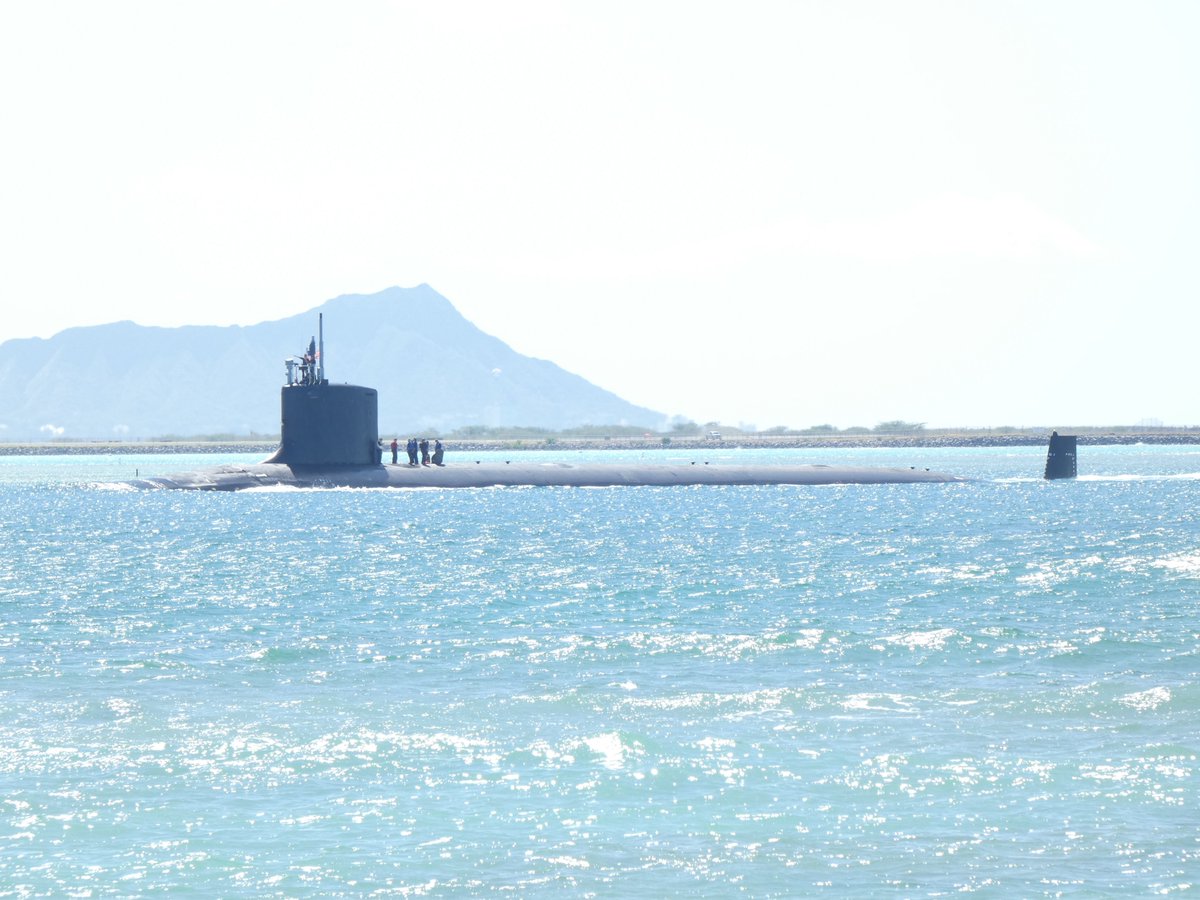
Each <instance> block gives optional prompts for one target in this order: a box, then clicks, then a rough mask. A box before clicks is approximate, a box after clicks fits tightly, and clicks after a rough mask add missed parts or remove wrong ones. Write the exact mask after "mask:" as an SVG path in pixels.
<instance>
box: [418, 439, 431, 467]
mask: <svg viewBox="0 0 1200 900" xmlns="http://www.w3.org/2000/svg"><path fill="white" fill-rule="evenodd" d="M417 446H418V447H420V448H421V465H423V466H427V465H429V440H428V439H427V438H421V443H419V444H418V445H417Z"/></svg>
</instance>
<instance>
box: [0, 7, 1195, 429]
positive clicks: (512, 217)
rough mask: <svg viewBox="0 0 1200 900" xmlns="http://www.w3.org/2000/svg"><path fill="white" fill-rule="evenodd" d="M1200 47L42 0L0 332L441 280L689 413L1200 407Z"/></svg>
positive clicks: (1079, 413) (18, 148) (210, 318)
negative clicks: (1199, 170) (1199, 365)
mask: <svg viewBox="0 0 1200 900" xmlns="http://www.w3.org/2000/svg"><path fill="white" fill-rule="evenodd" d="M1197 46H1200V3H1196V2H1194V0H1181V2H1153V0H1150V2H1144V0H1143V2H1137V3H1133V2H1103V0H1080V2H1053V0H1034V2H1018V0H997V2H974V3H973V2H967V0H954V2H897V0H880V2H855V0H836V2H835V0H827V2H803V0H787V2H777V3H776V2H739V3H733V2H728V3H705V2H694V0H687V2H654V0H637V2H614V0H604V2H590V3H538V2H508V3H497V2H472V3H466V2H463V3H456V2H446V3H430V2H421V3H408V2H369V0H366V2H355V3H348V4H333V3H315V2H283V0H280V2H254V0H238V2H213V0H205V2H202V3H201V2H195V3H185V2H180V3H163V2H159V0H147V2H126V0H107V2H104V3H95V2H91V0H87V2H83V0H64V2H54V0H48V2H16V0H14V2H9V3H5V4H3V5H2V6H0V104H2V106H0V115H2V116H3V140H2V141H0V240H2V242H3V244H2V246H3V252H2V255H0V292H2V296H3V317H2V319H0V340H7V339H9V338H15V337H32V336H41V337H49V336H51V335H52V334H54V333H56V332H58V331H60V330H62V329H64V328H68V327H71V326H76V325H94V324H101V323H105V322H112V321H118V320H122V319H132V320H134V321H136V322H139V323H142V324H145V325H182V324H216V325H226V324H253V323H255V322H259V321H264V320H268V319H277V318H282V317H284V316H288V315H292V314H295V313H298V312H303V311H305V310H307V309H311V308H312V307H315V306H317V305H318V304H320V303H322V302H323V301H325V300H326V299H329V298H330V297H333V296H336V295H338V294H344V293H357V292H362V293H371V292H374V291H377V290H381V289H383V288H385V287H389V286H391V285H401V286H412V285H416V284H419V283H422V282H426V283H428V284H430V285H431V286H433V287H434V288H435V289H437V290H438V291H440V292H441V293H442V294H444V295H445V296H446V297H447V298H448V299H449V300H450V301H451V303H453V304H454V306H455V307H456V308H457V309H458V310H459V311H460V312H462V314H463V315H464V316H466V317H467V318H468V319H470V320H471V321H472V322H474V323H475V324H476V325H478V326H479V327H480V328H482V329H483V330H484V331H486V332H488V333H490V334H493V335H495V336H496V337H499V338H500V339H502V340H504V341H506V342H507V343H509V344H510V345H511V346H512V347H513V348H514V349H516V350H517V351H519V352H521V353H525V354H528V355H531V356H537V357H541V358H544V359H550V360H553V361H554V362H556V363H558V364H559V365H561V366H563V367H564V368H566V369H568V370H570V371H573V372H576V373H578V374H580V375H582V376H583V377H585V378H587V379H588V380H590V381H592V382H594V383H595V384H597V385H599V386H601V387H604V388H607V389H609V390H612V391H614V392H615V393H617V394H619V395H620V396H622V397H623V398H625V399H627V400H630V401H632V402H635V403H638V404H641V405H645V406H649V407H651V408H654V409H658V410H660V411H662V412H665V413H668V414H679V415H683V416H687V417H689V418H692V419H695V420H696V421H698V422H707V421H713V420H716V421H721V422H725V423H728V424H731V425H733V424H746V425H756V426H757V427H759V428H768V427H771V426H774V425H789V426H793V427H805V426H808V425H814V424H823V423H831V424H834V425H837V426H839V427H846V426H850V425H867V426H872V425H875V424H876V423H878V422H880V421H883V420H888V419H896V418H902V419H907V420H911V421H919V422H926V423H928V424H929V425H931V426H959V425H961V426H971V425H979V426H989V425H990V426H1000V425H1049V426H1056V427H1061V426H1067V425H1072V424H1078V425H1088V424H1094V425H1108V424H1134V423H1137V422H1141V421H1146V420H1161V421H1162V422H1164V423H1166V424H1176V425H1185V424H1198V423H1200V394H1198V392H1197V390H1196V388H1197V383H1198V381H1200V379H1198V374H1197V373H1198V370H1197V364H1196V356H1197V354H1196V349H1195V348H1196V343H1197V341H1196V336H1197V331H1198V329H1197V326H1198V325H1200V313H1198V312H1197V307H1198V303H1197V300H1198V299H1200V297H1198V295H1197V294H1198V292H1197V288H1198V287H1200V276H1198V274H1197V262H1196V253H1197V248H1198V247H1200V240H1198V239H1200V186H1198V180H1197V167H1198V166H1200V116H1198V115H1197V108H1198V105H1197V96H1198V93H1200V91H1198V88H1200V53H1197V52H1196V47H1197ZM327 327H336V323H327ZM285 349H286V348H285ZM331 375H332V376H333V377H335V378H336V375H335V374H334V373H331ZM430 377H436V373H431V375H430Z"/></svg>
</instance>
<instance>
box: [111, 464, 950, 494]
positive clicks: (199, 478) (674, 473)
mask: <svg viewBox="0 0 1200 900" xmlns="http://www.w3.org/2000/svg"><path fill="white" fill-rule="evenodd" d="M965 480H966V479H963V478H960V477H958V476H956V475H947V474H945V473H942V472H931V471H929V470H928V469H918V468H896V467H891V468H889V467H867V466H831V465H788V466H780V465H709V464H707V463H692V464H688V465H678V464H646V463H629V464H625V463H580V464H574V463H563V462H543V463H536V462H533V463H531V462H516V463H511V462H505V463H497V462H486V463H453V464H447V465H443V466H415V467H414V466H409V465H405V464H400V465H378V466H351V467H320V468H316V467H313V468H310V467H301V466H290V465H287V464H284V463H259V464H257V465H245V466H238V465H226V466H213V467H211V468H205V469H198V470H195V471H192V472H180V473H177V474H173V475H164V476H158V477H153V478H145V479H139V480H136V481H132V482H130V484H132V485H134V486H135V487H141V488H165V489H179V490H210V491H211V490H216V491H222V490H223V491H236V490H244V489H247V488H255V487H271V486H276V485H283V486H292V487H357V488H480V487H618V486H689V485H771V484H792V485H819V484H930V483H933V484H945V483H950V482H961V481H965Z"/></svg>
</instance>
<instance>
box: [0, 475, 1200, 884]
mask: <svg viewBox="0 0 1200 900" xmlns="http://www.w3.org/2000/svg"><path fill="white" fill-rule="evenodd" d="M961 458H962V459H964V460H966V461H968V462H969V463H970V465H971V466H972V467H973V468H974V469H975V471H977V472H978V473H981V474H982V475H983V476H984V477H982V478H980V479H979V480H977V481H975V482H972V483H970V484H965V485H955V486H953V489H936V488H935V489H932V490H931V489H929V488H928V486H905V485H892V486H832V487H828V488H822V489H806V488H803V487H796V488H787V489H776V488H770V487H762V488H744V489H742V488H699V489H687V490H679V491H676V490H672V489H654V488H648V489H639V490H637V491H622V490H619V489H599V490H586V491H546V490H536V489H533V490H519V491H513V490H506V489H487V490H478V491H474V490H472V491H442V490H426V491H380V490H355V489H333V490H329V489H303V490H297V489H294V488H282V489H266V490H255V491H250V492H245V493H239V494H180V493H176V492H168V491H125V490H108V489H99V490H92V489H89V488H87V487H86V485H87V484H88V483H89V481H88V480H87V479H80V480H79V481H77V482H69V481H68V480H65V479H61V478H60V479H59V480H58V481H57V482H55V481H53V480H48V479H47V478H46V477H44V473H40V472H39V473H38V474H37V475H36V477H30V478H29V479H27V480H26V481H21V480H20V479H14V478H13V477H12V475H11V473H10V474H9V476H8V480H7V481H5V482H4V483H3V484H2V485H0V490H2V491H3V492H4V494H5V503H4V504H3V506H0V534H2V535H3V540H4V549H5V553H4V554H2V555H0V603H3V613H4V615H3V618H0V778H2V779H3V783H4V785H5V790H4V793H3V797H2V798H0V854H2V856H0V858H2V859H4V860H5V862H4V864H3V871H4V882H5V884H6V886H8V889H9V890H10V891H11V892H13V893H14V894H18V895H24V896H59V895H67V894H70V893H81V894H82V893H87V892H91V893H92V894H93V895H138V894H143V893H146V894H148V893H155V892H164V893H165V892H168V891H170V892H178V893H187V892H191V893H199V892H205V893H214V894H218V895H222V896H234V895H243V894H244V895H254V896H258V895H268V896H296V895H324V894H332V895H346V894H350V895H356V894H369V893H376V894H402V895H414V896H421V895H445V894H465V895H476V894H492V893H504V894H515V895H519V896H531V895H547V896H548V895H551V894H554V895H560V894H563V893H566V894H570V895H586V894H607V895H620V896H647V897H649V896H654V897H659V896H664V895H679V894H685V893H698V894H702V895H712V896H724V895H727V894H734V893H742V894H746V895H749V896H796V895H805V894H815V893H820V892H826V893H837V894H839V895H852V896H853V895H881V894H896V895H902V896H910V895H934V894H949V893H960V892H971V891H979V892H983V893H989V894H994V893H999V892H1002V891H1003V892H1008V893H1012V894H1015V895H1020V896H1045V895H1056V894H1060V893H1066V892H1072V893H1079V894H1083V895H1111V894H1116V893H1131V894H1148V893H1163V892H1168V893H1169V892H1177V891H1179V892H1181V891H1184V890H1187V889H1188V888H1189V886H1191V885H1192V884H1193V883H1194V882H1195V881H1196V879H1195V876H1194V873H1195V872H1196V871H1197V870H1198V868H1200V850H1198V849H1197V847H1196V845H1195V842H1194V840H1192V834H1193V832H1194V824H1195V823H1194V818H1195V814H1194V813H1195V808H1196V804H1197V801H1198V800H1200V797H1198V796H1197V784H1198V783H1200V778H1198V777H1197V776H1198V775H1200V770H1198V763H1197V759H1198V758H1200V745H1198V744H1197V739H1196V735H1197V734H1200V677H1198V676H1197V674H1196V673H1197V672H1200V668H1198V667H1197V665H1196V663H1197V660H1198V659H1200V643H1198V642H1197V639H1196V634H1197V633H1198V632H1200V620H1198V615H1200V613H1198V611H1197V607H1196V604H1195V602H1194V600H1195V597H1194V595H1195V590H1194V588H1195V584H1196V578H1197V576H1198V575H1200V549H1198V547H1200V544H1198V542H1197V539H1196V536H1195V527H1194V507H1195V498H1194V481H1195V476H1194V475H1192V474H1190V472H1189V471H1188V469H1190V467H1186V468H1185V467H1184V466H1183V464H1182V463H1180V464H1179V468H1180V470H1179V471H1178V472H1176V473H1173V474H1170V477H1158V476H1154V475H1153V474H1151V475H1150V476H1143V475H1137V476H1136V477H1125V476H1123V475H1117V476H1100V477H1090V476H1089V477H1087V478H1083V479H1080V480H1079V481H1078V482H1076V483H1072V484H1064V485H1053V486H1049V485H1047V484H1046V483H1044V482H1042V481H1041V480H1040V478H1037V477H1036V476H1031V477H1028V478H1025V477H1019V476H1016V475H1015V474H1014V473H1012V472H1006V471H1004V468H1005V466H1007V465H1009V463H1008V462H1007V460H1008V457H1004V458H1000V457H998V456H985V455H983V454H978V455H968V454H963V455H961ZM1127 459H1128V458H1127V457H1121V458H1119V459H1118V460H1117V461H1118V462H1120V463H1121V464H1122V466H1123V468H1122V469H1117V468H1116V466H1115V463H1114V466H1113V468H1112V469H1111V470H1112V471H1126V472H1129V471H1131V469H1130V467H1129V466H1128V465H1126V463H1127ZM1190 462H1191V463H1192V464H1194V459H1191V460H1190ZM939 467H941V468H952V467H950V466H944V465H942V466H939ZM993 476H995V477H993ZM92 480H94V479H92Z"/></svg>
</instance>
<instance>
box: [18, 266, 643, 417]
mask: <svg viewBox="0 0 1200 900" xmlns="http://www.w3.org/2000/svg"><path fill="white" fill-rule="evenodd" d="M318 313H324V314H325V355H326V359H327V360H328V364H327V369H326V377H328V378H329V380H330V381H331V382H335V383H348V384H361V385H366V386H368V387H373V388H376V389H378V391H379V426H380V430H381V431H382V432H383V433H386V434H392V433H393V432H394V433H398V434H399V433H408V432H413V433H415V432H418V431H419V432H427V433H430V434H432V433H437V432H442V433H444V432H447V431H450V430H452V429H454V428H458V427H462V426H467V425H488V426H535V427H542V428H548V429H553V430H561V429H564V428H570V427H574V426H577V425H589V424H590V425H637V426H640V427H646V428H654V429H657V428H661V427H663V425H664V423H665V421H666V416H664V415H663V414H662V413H658V412H654V411H653V410H649V409H645V408H643V407H640V406H634V405H633V404H631V403H627V402H626V401H624V400H622V399H621V398H620V397H617V396H616V395H615V394H612V393H610V392H609V391H606V390H603V389H602V388H599V387H596V386H595V385H593V384H591V383H590V382H588V381H585V380H584V379H583V378H580V377H579V376H578V375H573V374H571V373H570V372H567V371H564V370H563V369H561V368H559V367H558V366H556V365H555V364H554V363H551V362H547V361H546V360H541V359H533V358H531V357H528V356H522V355H521V354H519V353H516V352H515V351H513V350H512V348H510V347H509V346H508V345H507V344H505V343H504V342H503V341H501V340H499V339H497V338H494V337H492V336H490V335H487V334H484V333H483V332H482V331H480V330H479V329H478V328H476V327H475V326H474V325H472V324H471V323H470V322H468V321H467V320H466V319H464V318H463V317H462V316H461V315H460V314H459V313H458V311H457V310H455V309H454V307H453V306H452V305H451V304H450V301H448V300H447V299H446V298H445V297H443V296H442V295H441V294H439V293H438V292H437V291H435V290H433V288H431V287H429V286H428V285H420V286H419V287H415V288H399V287H393V288H388V289H387V290H384V291H380V292H379V293H377V294H347V295H344V296H341V297H337V298H335V299H333V300H329V301H327V302H326V303H324V304H323V305H321V306H318V307H317V308H315V309H311V310H308V311H307V312H303V313H300V314H298V315H295V316H291V317H290V318H286V319H279V320H276V321H273V322H262V323H260V324H258V325H251V326H236V325H235V326H229V327H215V326H185V327H182V328H150V327H145V326H142V325H136V324H134V323H133V322H117V323H114V324H111V325H98V326H93V327H88V328H70V329H68V330H66V331H63V332H61V333H60V334H57V335H55V336H54V337H52V338H50V339H48V340H45V339H42V338H29V339H20V340H11V341H5V342H4V343H3V344H0V440H6V441H37V440H46V439H48V438H50V437H55V436H61V437H64V438H74V439H79V440H112V439H125V438H128V439H138V438H151V437H158V436H163V435H179V436H193V435H203V434H234V435H249V434H252V433H257V434H275V433H278V431H279V388H280V387H281V386H282V385H283V380H284V366H283V361H284V359H285V358H286V357H288V356H292V355H297V354H300V353H302V352H303V351H304V349H305V348H306V347H307V346H308V341H309V338H310V337H312V336H313V335H314V334H316V331H317V314H318Z"/></svg>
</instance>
